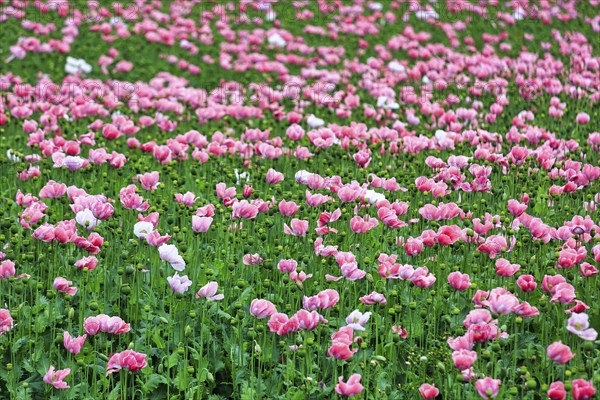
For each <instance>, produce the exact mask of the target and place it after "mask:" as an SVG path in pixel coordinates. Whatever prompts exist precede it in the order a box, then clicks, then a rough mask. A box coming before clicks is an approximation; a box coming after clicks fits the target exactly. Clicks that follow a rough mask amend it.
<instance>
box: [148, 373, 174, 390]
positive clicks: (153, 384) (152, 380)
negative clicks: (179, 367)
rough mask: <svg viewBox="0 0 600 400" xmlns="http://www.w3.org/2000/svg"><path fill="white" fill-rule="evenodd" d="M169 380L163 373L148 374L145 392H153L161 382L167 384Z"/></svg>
mask: <svg viewBox="0 0 600 400" xmlns="http://www.w3.org/2000/svg"><path fill="white" fill-rule="evenodd" d="M167 383H168V380H167V378H165V377H164V376H162V375H159V374H151V375H149V376H148V379H147V380H146V383H145V384H144V386H142V390H143V391H144V393H149V392H153V391H154V390H156V388H157V387H158V386H159V385H161V384H167Z"/></svg>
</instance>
